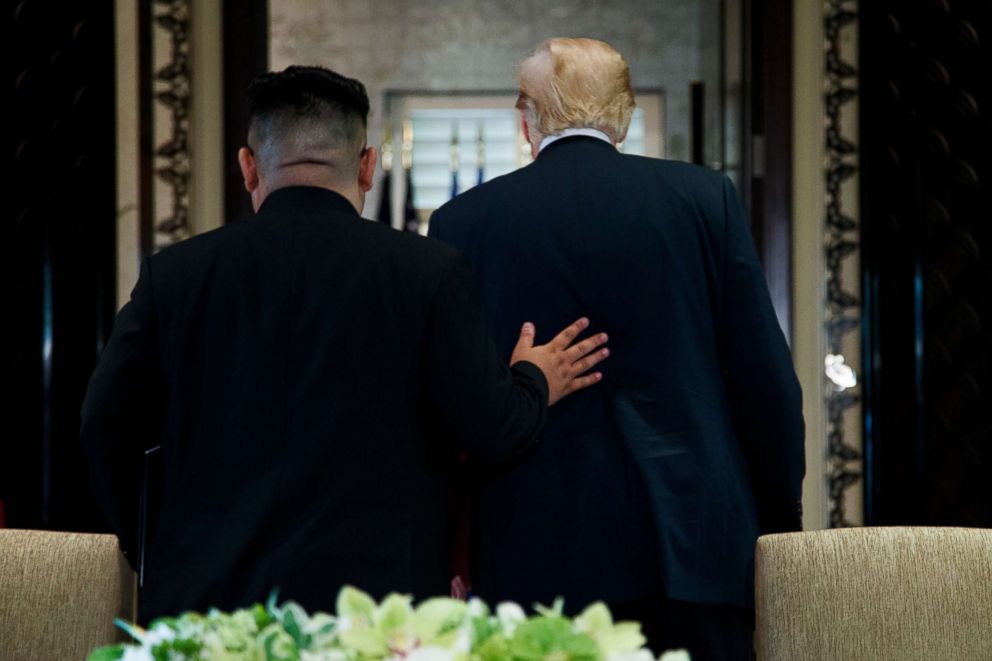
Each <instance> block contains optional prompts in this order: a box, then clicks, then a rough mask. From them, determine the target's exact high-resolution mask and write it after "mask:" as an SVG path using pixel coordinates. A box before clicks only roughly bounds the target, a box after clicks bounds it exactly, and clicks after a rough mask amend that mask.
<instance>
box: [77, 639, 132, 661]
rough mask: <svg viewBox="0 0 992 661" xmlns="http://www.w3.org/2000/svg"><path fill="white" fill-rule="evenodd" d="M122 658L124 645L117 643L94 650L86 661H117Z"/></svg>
mask: <svg viewBox="0 0 992 661" xmlns="http://www.w3.org/2000/svg"><path fill="white" fill-rule="evenodd" d="M122 656H124V645H123V643H119V644H117V645H107V646H105V647H98V648H96V649H95V650H93V651H92V652H90V654H89V656H87V657H86V661H117V659H119V658H121V657H122Z"/></svg>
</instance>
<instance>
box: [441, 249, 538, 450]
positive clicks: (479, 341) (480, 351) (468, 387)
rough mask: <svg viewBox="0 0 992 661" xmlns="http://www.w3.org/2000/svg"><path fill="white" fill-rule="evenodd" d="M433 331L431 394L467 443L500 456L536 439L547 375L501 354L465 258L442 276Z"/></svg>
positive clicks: (461, 441)
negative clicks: (494, 340)
mask: <svg viewBox="0 0 992 661" xmlns="http://www.w3.org/2000/svg"><path fill="white" fill-rule="evenodd" d="M428 333H429V339H428V351H427V355H426V360H428V361H429V362H428V365H427V372H428V379H429V388H430V394H431V401H432V402H434V406H435V407H436V413H437V415H438V417H439V418H440V419H441V420H442V421H443V423H444V426H445V427H446V429H447V431H448V432H449V433H450V434H452V436H453V437H454V438H455V439H457V441H458V444H459V446H460V448H461V449H462V450H463V451H465V452H466V453H467V454H468V455H469V456H470V457H472V458H475V459H481V460H490V461H493V460H499V459H504V458H507V457H509V456H511V455H513V454H515V453H517V452H519V451H521V450H524V449H525V448H527V447H528V446H529V445H531V444H532V443H534V442H535V441H536V440H537V437H538V435H539V434H540V432H541V430H542V429H543V427H544V423H545V421H546V418H547V409H548V384H547V381H546V380H545V378H544V374H543V373H542V372H541V370H540V369H539V368H538V367H537V366H536V365H533V364H531V363H528V362H519V363H517V364H516V365H514V366H513V367H512V368H510V367H508V366H507V365H506V363H505V362H504V361H503V360H501V359H500V357H499V354H498V353H497V351H496V347H495V345H494V343H493V341H492V339H491V337H490V334H489V329H488V326H487V322H486V317H485V314H484V311H483V307H482V302H481V299H480V297H479V293H478V291H477V290H476V287H475V283H474V277H473V275H472V273H471V271H470V269H469V267H468V264H467V262H466V261H465V260H464V258H459V259H458V260H457V261H456V262H454V263H453V264H452V265H451V266H450V267H449V268H448V270H447V272H446V273H445V274H444V276H443V278H442V281H441V284H440V286H439V288H438V292H437V296H436V298H435V301H434V305H433V309H432V312H431V322H430V328H429V329H428Z"/></svg>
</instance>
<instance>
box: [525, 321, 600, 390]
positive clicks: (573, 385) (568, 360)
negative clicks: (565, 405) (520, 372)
mask: <svg viewBox="0 0 992 661" xmlns="http://www.w3.org/2000/svg"><path fill="white" fill-rule="evenodd" d="M588 327H589V320H588V319H586V318H585V317H583V318H582V319H579V320H578V321H576V322H575V323H573V324H571V325H570V326H569V327H568V328H566V329H565V330H563V331H561V332H560V333H558V335H556V336H555V338H554V339H553V340H551V341H550V342H548V343H547V344H542V345H539V346H534V334H535V332H536V329H535V328H534V324H532V323H530V322H527V323H525V324H524V325H523V328H521V329H520V339H519V340H517V346H516V347H514V349H513V355H512V356H511V357H510V365H513V364H514V363H517V362H519V361H521V360H526V361H527V362H530V363H534V364H535V365H537V366H538V367H539V368H540V370H541V372H543V373H544V378H545V379H547V381H548V406H553V405H554V404H555V403H556V402H558V401H559V400H561V399H562V398H564V397H567V396H568V395H570V394H572V393H573V392H576V391H578V390H582V389H583V388H588V387H589V386H591V385H594V384H596V383H598V382H599V381H600V380H601V379H602V378H603V374H602V372H593V373H592V374H587V372H588V371H589V369H591V368H592V367H594V366H596V365H597V364H598V363H600V362H602V361H604V360H606V358H607V357H608V356H609V355H610V350H609V349H607V348H605V347H602V345H603V344H605V343H606V341H607V339H608V338H607V336H606V333H599V334H597V335H593V336H592V337H589V338H586V339H584V340H582V341H581V342H575V338H577V337H578V336H579V334H580V333H581V332H582V331H584V330H585V329H586V328H588ZM573 342H575V343H574V344H573ZM601 347H602V348H601Z"/></svg>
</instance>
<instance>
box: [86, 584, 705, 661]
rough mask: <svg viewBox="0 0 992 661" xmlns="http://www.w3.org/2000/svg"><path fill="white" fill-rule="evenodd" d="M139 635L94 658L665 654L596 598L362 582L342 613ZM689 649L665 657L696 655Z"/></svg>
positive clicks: (202, 620) (214, 616)
mask: <svg viewBox="0 0 992 661" xmlns="http://www.w3.org/2000/svg"><path fill="white" fill-rule="evenodd" d="M117 624H118V626H120V627H121V628H123V629H124V630H125V631H127V632H128V633H129V634H130V635H131V636H132V637H133V638H134V639H135V641H136V642H135V643H133V644H127V645H125V644H119V645H111V646H108V647H101V648H98V649H96V650H94V651H93V652H91V653H90V655H89V657H88V661H112V660H114V661H116V660H117V659H120V660H122V661H242V660H244V661H248V660H251V661H380V660H382V661H399V660H401V659H402V660H405V661H655V657H654V656H653V655H652V654H651V652H650V651H649V650H648V649H646V648H645V647H644V643H645V638H644V636H643V635H641V625H640V624H638V623H636V622H614V621H613V618H612V616H611V615H610V611H609V609H608V608H607V607H606V606H605V605H604V604H602V603H596V604H593V605H591V606H589V607H588V608H586V609H585V611H583V612H582V613H581V614H580V615H579V616H578V617H575V618H574V619H573V618H569V617H567V616H565V615H564V614H563V613H562V601H561V600H558V601H557V602H555V604H554V606H552V607H551V608H544V607H537V613H536V614H535V615H532V616H530V617H528V616H527V615H526V614H525V613H524V611H523V609H522V608H520V606H518V605H516V604H513V603H502V604H499V605H498V606H497V607H496V610H495V612H492V611H490V609H489V607H488V606H487V605H486V604H485V603H483V602H482V601H480V600H478V599H473V600H471V601H469V602H468V603H466V602H464V601H459V600H456V599H447V598H436V599H428V600H427V601H424V602H422V603H421V604H420V605H418V606H417V607H416V608H415V607H414V606H413V602H412V599H411V598H410V597H409V596H404V595H398V594H391V595H389V596H387V597H386V598H385V599H384V600H383V601H382V603H378V604H377V603H376V602H375V601H374V600H373V599H372V598H371V597H370V596H369V595H367V594H365V593H364V592H362V591H360V590H357V589H355V588H352V587H345V588H343V589H342V590H341V592H340V593H339V594H338V599H337V615H336V616H335V615H330V614H328V613H313V614H312V615H310V614H307V612H306V611H304V610H303V608H301V607H300V606H299V605H298V604H296V603H294V602H286V603H284V604H283V605H281V606H277V605H276V597H275V595H274V594H273V595H272V596H271V597H270V598H269V601H268V604H267V605H265V606H262V605H261V604H256V605H254V606H253V607H251V608H247V609H242V610H237V611H234V612H232V613H223V612H221V611H218V610H211V611H210V612H208V613H207V614H206V615H202V614H199V613H185V614H183V615H181V616H179V617H177V618H162V619H159V620H155V621H154V622H152V623H151V625H150V626H149V627H148V628H147V629H142V628H140V627H137V626H134V625H131V624H128V623H125V622H122V621H120V620H118V622H117ZM688 659H689V656H688V654H687V653H686V652H684V651H678V652H668V653H666V654H664V655H663V656H662V657H661V661H688Z"/></svg>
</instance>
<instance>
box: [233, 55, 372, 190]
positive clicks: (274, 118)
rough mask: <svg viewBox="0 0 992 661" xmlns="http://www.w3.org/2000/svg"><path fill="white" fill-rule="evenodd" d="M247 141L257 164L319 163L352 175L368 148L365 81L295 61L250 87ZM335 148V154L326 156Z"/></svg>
mask: <svg viewBox="0 0 992 661" xmlns="http://www.w3.org/2000/svg"><path fill="white" fill-rule="evenodd" d="M248 108H249V128H248V146H249V147H250V148H251V149H252V150H253V151H254V152H255V156H256V159H257V160H258V163H259V167H260V168H261V169H263V170H267V171H270V172H272V171H274V168H277V167H279V166H280V165H284V164H285V163H286V162H287V161H290V162H291V161H293V160H294V159H298V160H301V161H309V162H321V163H324V164H326V165H329V166H331V167H333V168H334V169H335V170H338V172H339V174H340V175H342V176H345V175H347V176H348V177H350V176H351V175H352V174H353V172H357V168H358V162H359V159H360V157H361V153H362V150H363V149H364V147H365V140H366V130H367V128H368V114H369V97H368V94H367V93H366V91H365V86H364V85H363V84H362V83H361V82H359V81H358V80H355V79H354V78H348V77H346V76H342V75H341V74H339V73H336V72H334V71H331V70H330V69H325V68H324V67H317V66H291V67H288V68H286V69H285V70H283V71H279V72H273V73H266V74H262V75H261V76H258V77H257V78H255V80H253V81H252V82H251V84H250V85H249V86H248ZM331 152H333V153H334V154H335V156H334V157H333V158H330V157H326V158H325V156H324V155H326V154H328V153H331Z"/></svg>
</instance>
